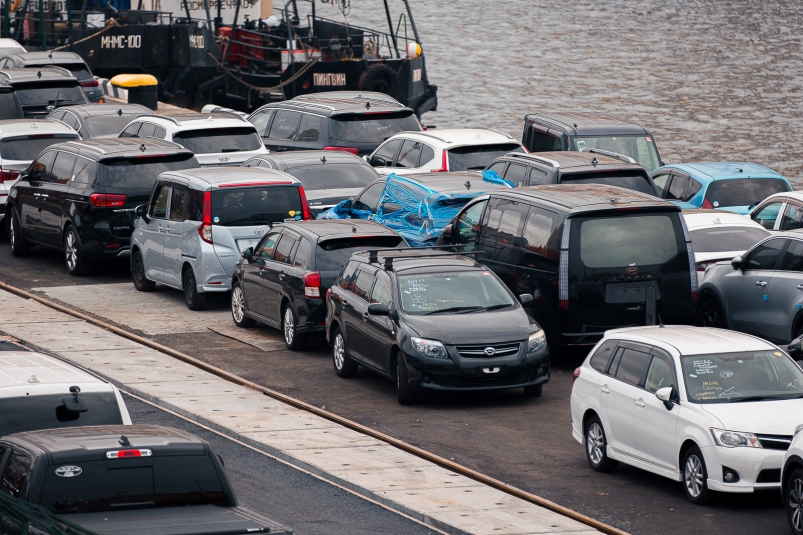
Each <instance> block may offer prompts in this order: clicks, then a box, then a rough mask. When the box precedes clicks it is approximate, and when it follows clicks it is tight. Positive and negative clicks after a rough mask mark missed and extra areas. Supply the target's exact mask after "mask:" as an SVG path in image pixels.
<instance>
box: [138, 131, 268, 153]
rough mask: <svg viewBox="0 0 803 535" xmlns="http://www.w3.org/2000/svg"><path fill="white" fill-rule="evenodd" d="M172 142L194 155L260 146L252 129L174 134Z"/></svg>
mask: <svg viewBox="0 0 803 535" xmlns="http://www.w3.org/2000/svg"><path fill="white" fill-rule="evenodd" d="M141 136H142V133H141V132H140V137H141ZM173 141H175V142H176V143H179V144H181V145H183V146H185V147H187V148H188V149H190V150H191V151H192V152H194V153H195V154H209V153H213V152H240V151H246V150H257V149H258V148H259V147H261V146H262V140H261V139H260V137H259V134H257V133H256V130H254V129H253V128H252V127H245V128H206V129H202V130H188V131H186V132H179V133H177V134H174V135H173Z"/></svg>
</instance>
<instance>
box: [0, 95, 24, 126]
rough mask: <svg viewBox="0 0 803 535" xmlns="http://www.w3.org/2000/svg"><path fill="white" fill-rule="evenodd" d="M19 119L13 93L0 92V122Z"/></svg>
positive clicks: (18, 111)
mask: <svg viewBox="0 0 803 535" xmlns="http://www.w3.org/2000/svg"><path fill="white" fill-rule="evenodd" d="M21 118H22V116H21V115H20V110H19V108H17V101H16V99H15V98H14V93H12V92H10V91H7V92H0V120H5V119H21Z"/></svg>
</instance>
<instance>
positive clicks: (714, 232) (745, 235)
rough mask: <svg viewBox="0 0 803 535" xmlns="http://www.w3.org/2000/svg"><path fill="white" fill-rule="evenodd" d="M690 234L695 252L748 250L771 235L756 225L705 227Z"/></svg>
mask: <svg viewBox="0 0 803 535" xmlns="http://www.w3.org/2000/svg"><path fill="white" fill-rule="evenodd" d="M690 234H691V242H692V244H693V245H694V252H695V253H718V252H724V251H746V250H747V249H750V248H751V247H752V246H754V245H755V244H757V243H758V242H760V241H761V240H763V239H764V238H766V237H768V236H769V235H770V233H769V232H768V231H766V230H763V229H760V228H755V227H720V228H717V227H714V228H704V229H700V230H692V231H691V232H690Z"/></svg>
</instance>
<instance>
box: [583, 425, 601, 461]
mask: <svg viewBox="0 0 803 535" xmlns="http://www.w3.org/2000/svg"><path fill="white" fill-rule="evenodd" d="M603 437H604V435H603V434H602V428H601V427H600V426H599V424H598V423H596V422H594V423H592V424H591V425H590V426H589V427H588V436H587V437H586V447H587V448H588V457H589V458H590V459H591V462H592V463H594V464H599V463H600V462H602V456H603V454H604V453H605V452H604V448H605V439H604V438H603Z"/></svg>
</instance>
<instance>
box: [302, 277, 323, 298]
mask: <svg viewBox="0 0 803 535" xmlns="http://www.w3.org/2000/svg"><path fill="white" fill-rule="evenodd" d="M304 295H305V296H306V297H312V298H313V299H320V298H321V274H320V272H318V271H311V272H309V273H305V274H304Z"/></svg>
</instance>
